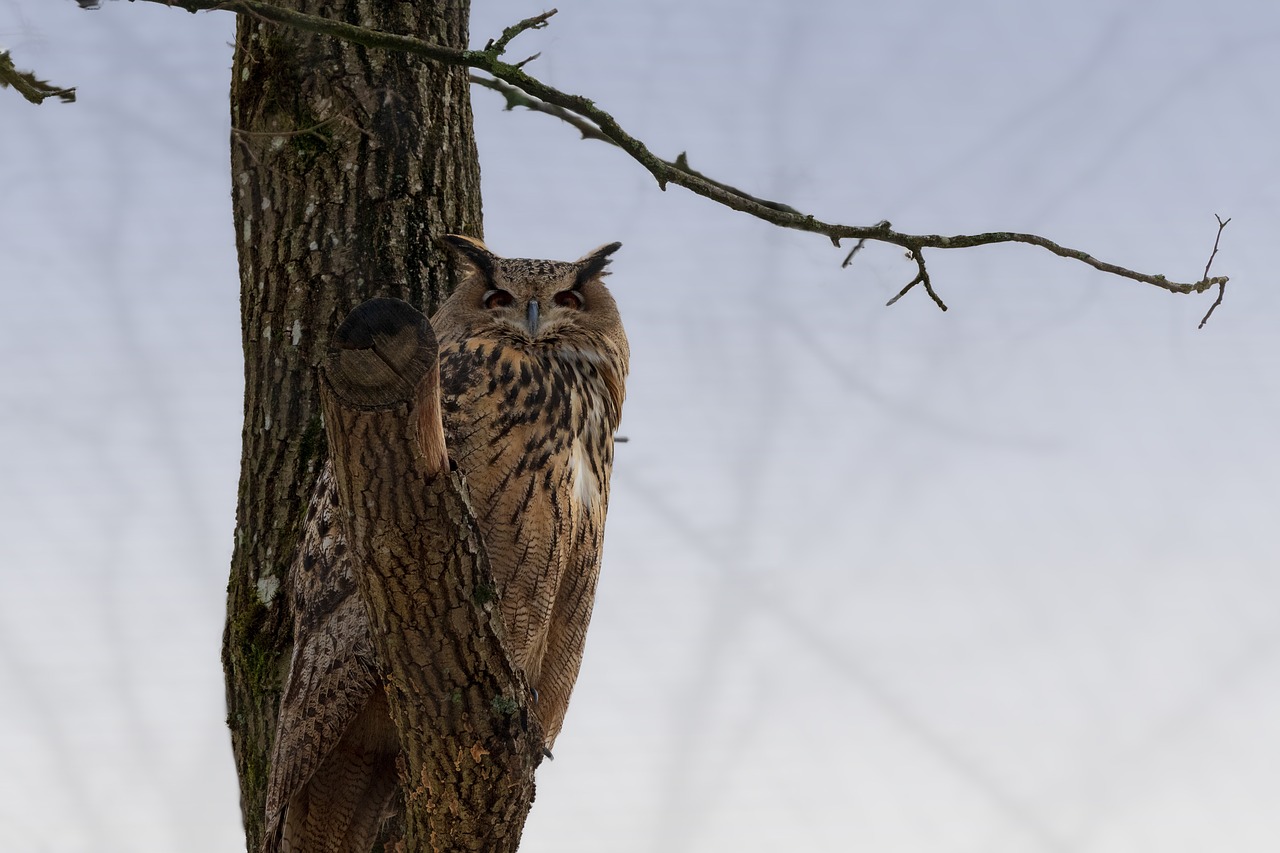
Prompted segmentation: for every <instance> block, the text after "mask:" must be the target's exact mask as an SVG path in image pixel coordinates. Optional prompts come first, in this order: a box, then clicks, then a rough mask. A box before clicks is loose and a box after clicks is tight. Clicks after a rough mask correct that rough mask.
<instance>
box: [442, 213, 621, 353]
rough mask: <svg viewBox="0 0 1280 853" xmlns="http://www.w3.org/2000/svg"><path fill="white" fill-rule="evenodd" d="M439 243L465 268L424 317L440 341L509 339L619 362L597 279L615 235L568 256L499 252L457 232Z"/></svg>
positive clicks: (615, 331)
mask: <svg viewBox="0 0 1280 853" xmlns="http://www.w3.org/2000/svg"><path fill="white" fill-rule="evenodd" d="M441 243H442V244H443V245H444V246H446V247H447V248H448V249H449V250H450V251H452V252H453V253H454V254H455V255H456V256H457V258H458V259H459V260H460V261H461V262H462V264H463V266H464V268H465V275H464V278H463V281H462V283H461V284H460V285H459V286H458V289H457V290H455V291H454V292H453V294H452V295H450V296H449V298H448V299H446V300H445V301H444V303H443V304H442V305H441V306H440V310H439V311H437V312H436V315H435V316H434V317H433V318H432V325H434V326H435V328H436V332H437V334H438V335H439V336H440V339H441V341H442V342H445V341H458V340H468V339H473V338H492V339H495V340H499V341H501V342H503V343H506V344H510V345H515V346H526V347H548V348H571V349H576V350H579V351H581V352H584V353H590V352H596V353H598V354H600V355H607V356H611V357H613V358H616V359H620V360H621V362H622V364H623V365H624V370H625V365H626V362H627V358H628V355H629V352H628V347H627V337H626V333H625V332H623V329H622V318H621V317H619V316H618V305H617V303H616V302H614V300H613V296H612V295H611V294H610V293H609V289H608V288H607V287H605V286H604V282H603V281H601V279H602V278H603V277H604V276H605V275H608V273H607V272H606V270H605V267H607V266H608V265H609V256H610V255H611V254H613V253H614V252H615V251H617V250H618V248H619V247H621V245H622V244H621V243H609V244H608V245H605V246H601V247H600V248H598V249H596V250H595V251H593V252H590V253H588V254H587V255H585V256H584V257H582V258H580V259H578V260H576V261H572V262H566V261H542V260H531V259H529V258H500V257H498V256H497V255H495V254H494V253H493V252H491V251H489V249H488V248H487V247H486V246H485V245H484V244H483V243H481V242H480V241H479V240H475V239H472V238H471V237H464V236H462V235H459V234H450V235H447V236H445V237H443V238H442V239H441ZM601 350H605V352H601ZM610 350H611V351H610Z"/></svg>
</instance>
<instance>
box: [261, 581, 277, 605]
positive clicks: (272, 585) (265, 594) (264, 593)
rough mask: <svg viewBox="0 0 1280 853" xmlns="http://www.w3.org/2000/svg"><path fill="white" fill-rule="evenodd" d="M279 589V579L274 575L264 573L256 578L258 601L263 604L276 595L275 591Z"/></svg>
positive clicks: (269, 601) (268, 602)
mask: <svg viewBox="0 0 1280 853" xmlns="http://www.w3.org/2000/svg"><path fill="white" fill-rule="evenodd" d="M279 591H280V579H279V578H278V577H276V576H275V575H266V576H265V577H260V578H258V601H260V602H262V603H263V604H270V603H271V599H273V598H275V597H276V593H277V592H279Z"/></svg>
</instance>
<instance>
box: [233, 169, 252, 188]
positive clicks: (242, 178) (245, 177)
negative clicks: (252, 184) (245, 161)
mask: <svg viewBox="0 0 1280 853" xmlns="http://www.w3.org/2000/svg"><path fill="white" fill-rule="evenodd" d="M236 182H237V183H239V184H241V185H242V186H243V185H244V184H247V183H249V173H248V172H241V173H240V174H239V175H237V176H236Z"/></svg>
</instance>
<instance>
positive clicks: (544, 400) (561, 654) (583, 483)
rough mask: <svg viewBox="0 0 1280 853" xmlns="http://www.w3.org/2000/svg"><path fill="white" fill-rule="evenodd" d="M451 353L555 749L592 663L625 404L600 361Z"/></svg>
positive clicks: (460, 427) (453, 394) (505, 592)
mask: <svg viewBox="0 0 1280 853" xmlns="http://www.w3.org/2000/svg"><path fill="white" fill-rule="evenodd" d="M440 358H441V385H442V389H443V391H444V395H443V401H442V402H443V413H444V418H445V430H446V435H447V438H448V442H449V450H450V455H451V457H452V458H453V459H454V461H455V462H456V463H457V464H458V467H459V468H460V469H461V471H462V472H463V474H464V475H465V476H466V477H467V484H468V488H469V491H470V494H471V500H472V504H473V505H474V506H475V508H476V518H477V521H478V523H479V525H480V529H481V531H482V533H483V535H484V540H485V547H486V550H487V551H488V554H489V563H490V565H491V566H492V568H493V573H494V578H495V580H496V581H497V583H498V587H499V593H500V605H501V610H502V617H503V623H504V627H505V628H506V633H507V638H508V640H509V641H510V644H511V651H512V653H513V655H514V658H515V661H516V663H517V664H519V665H520V666H521V667H522V668H523V669H524V671H525V674H526V675H527V676H528V678H529V681H530V683H531V684H532V685H533V687H534V688H535V689H536V690H537V691H538V704H537V708H536V712H537V714H538V718H539V720H540V721H541V722H542V724H543V728H544V730H545V732H546V737H547V742H548V744H550V743H552V742H553V741H554V738H555V735H556V733H557V732H558V731H559V730H560V725H561V723H562V721H563V718H564V713H565V710H566V708H567V706H568V702H569V694H570V692H571V691H572V688H573V683H574V681H575V680H576V678H577V674H578V668H579V664H580V663H581V660H582V647H583V641H584V639H585V636H586V628H587V622H588V621H589V619H590V615H591V606H592V602H593V600H594V596H595V587H596V578H597V577H598V575H599V570H600V558H599V554H600V540H601V538H602V536H603V531H604V514H605V505H606V502H607V491H608V476H609V469H610V467H611V463H612V452H613V431H614V430H615V429H616V428H617V423H618V417H619V414H620V402H615V396H614V393H613V392H612V390H611V389H610V387H609V385H608V382H607V381H606V378H605V374H606V371H603V370H599V369H597V367H596V365H595V364H594V363H585V364H584V363H582V362H581V361H579V360H573V361H568V362H566V361H564V360H562V359H561V358H559V357H557V356H555V355H554V354H552V353H544V354H542V355H541V356H536V355H530V354H528V353H524V352H520V351H518V350H516V349H515V348H511V347H504V346H502V345H501V344H498V343H495V342H493V341H482V340H475V339H472V340H462V341H450V342H448V343H447V344H446V345H445V346H442V348H441V353H440Z"/></svg>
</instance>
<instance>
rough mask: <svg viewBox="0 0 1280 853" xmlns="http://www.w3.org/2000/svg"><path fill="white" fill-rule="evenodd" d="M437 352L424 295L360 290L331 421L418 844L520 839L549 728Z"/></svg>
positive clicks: (494, 849) (502, 848) (339, 341)
mask: <svg viewBox="0 0 1280 853" xmlns="http://www.w3.org/2000/svg"><path fill="white" fill-rule="evenodd" d="M437 359H438V350H437V346H436V340H435V336H434V334H433V333H432V329H431V326H430V324H429V323H428V322H427V320H426V318H425V317H423V316H422V314H421V313H420V312H418V311H417V310H416V309H415V308H413V307H412V306H411V305H409V304H408V303H405V302H401V301H399V300H393V299H377V300H371V301H369V302H366V303H364V304H363V305H361V306H360V307H359V308H357V309H356V310H355V311H353V312H352V314H351V315H350V316H349V317H348V318H347V319H346V320H345V321H344V322H343V324H342V326H341V327H340V328H339V329H338V331H337V332H336V333H335V334H334V337H333V345H332V348H331V351H330V354H329V357H328V359H327V360H326V362H325V366H324V370H323V372H322V376H323V382H322V387H321V399H322V400H323V402H324V415H325V428H326V431H327V433H328V435H329V437H330V455H331V456H332V458H333V462H334V480H335V482H336V483H337V487H338V494H339V496H340V502H341V506H342V510H343V529H344V530H345V531H346V535H347V541H348V542H349V543H350V547H351V556H352V560H353V564H354V565H355V566H357V571H356V582H357V584H358V586H359V588H360V594H361V598H363V599H364V601H365V602H366V604H367V605H368V607H369V620H370V623H371V626H372V628H373V631H372V634H373V642H374V648H375V649H376V651H377V653H378V658H379V659H380V660H381V661H382V662H383V667H384V671H385V675H384V677H385V679H386V682H387V700H388V704H389V706H390V709H391V717H392V719H393V720H394V721H395V724H396V729H397V730H398V731H399V732H400V742H401V745H402V748H403V750H404V755H403V765H402V768H401V778H402V780H403V781H404V783H405V784H404V788H405V805H406V808H405V828H406V836H405V840H406V842H407V843H406V846H407V848H408V850H409V851H417V850H428V849H430V850H432V851H451V850H475V851H485V853H512V852H513V851H515V849H516V847H517V846H518V845H519V842H520V834H521V830H522V828H523V826H524V821H525V817H526V816H527V815H528V812H529V806H530V805H531V804H532V803H533V771H534V769H535V768H536V767H537V765H538V762H539V761H540V760H541V757H542V732H541V729H540V727H539V726H538V725H537V721H536V718H535V717H534V716H533V715H532V714H530V713H529V708H528V702H527V699H526V697H528V695H529V686H528V684H527V683H526V681H525V679H524V675H523V674H522V673H521V672H520V670H519V668H518V667H516V666H515V665H514V663H513V662H512V660H511V657H510V655H509V654H508V653H507V651H506V646H505V638H504V632H503V628H502V620H501V618H500V616H499V615H498V612H497V609H496V606H495V584H494V580H493V576H492V574H491V573H490V571H489V567H488V562H487V560H486V559H485V557H484V548H483V545H482V543H481V537H480V532H479V529H478V528H477V526H476V524H475V519H474V517H473V514H472V512H471V508H470V504H469V503H468V502H467V500H466V497H465V494H466V493H465V486H464V484H463V482H462V478H461V477H460V476H459V475H457V474H455V473H451V472H450V470H449V458H448V451H447V450H446V448H445V439H444V427H443V425H442V423H441V418H440V370H439V365H438V361H437Z"/></svg>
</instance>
